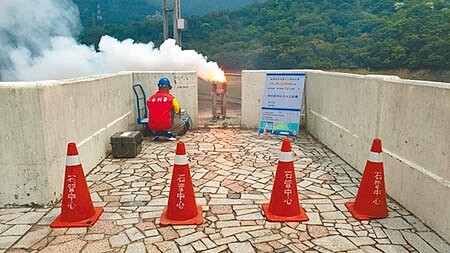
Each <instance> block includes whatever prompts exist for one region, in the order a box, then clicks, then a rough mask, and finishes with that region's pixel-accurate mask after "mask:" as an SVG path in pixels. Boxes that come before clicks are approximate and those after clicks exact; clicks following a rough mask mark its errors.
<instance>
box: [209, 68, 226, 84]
mask: <svg viewBox="0 0 450 253" xmlns="http://www.w3.org/2000/svg"><path fill="white" fill-rule="evenodd" d="M211 81H215V82H219V83H225V82H226V81H227V78H226V77H225V72H223V70H221V69H217V70H216V71H215V72H214V74H213V78H212V80H211Z"/></svg>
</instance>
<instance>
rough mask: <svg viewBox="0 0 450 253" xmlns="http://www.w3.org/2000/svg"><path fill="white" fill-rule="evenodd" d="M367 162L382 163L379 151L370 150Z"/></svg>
mask: <svg viewBox="0 0 450 253" xmlns="http://www.w3.org/2000/svg"><path fill="white" fill-rule="evenodd" d="M368 160H369V162H373V163H382V162H383V160H382V159H381V153H375V152H370V154H369V159H368Z"/></svg>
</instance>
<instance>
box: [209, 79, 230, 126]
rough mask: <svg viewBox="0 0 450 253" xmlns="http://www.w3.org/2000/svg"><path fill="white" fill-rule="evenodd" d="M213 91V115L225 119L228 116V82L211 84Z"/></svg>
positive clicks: (214, 117) (215, 117)
mask: <svg viewBox="0 0 450 253" xmlns="http://www.w3.org/2000/svg"><path fill="white" fill-rule="evenodd" d="M211 88H212V91H211V96H212V116H213V119H220V118H222V119H225V118H226V116H227V108H226V104H227V101H226V95H227V85H226V83H220V84H216V83H213V84H212V85H211Z"/></svg>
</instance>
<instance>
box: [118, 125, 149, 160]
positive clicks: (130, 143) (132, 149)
mask: <svg viewBox="0 0 450 253" xmlns="http://www.w3.org/2000/svg"><path fill="white" fill-rule="evenodd" d="M111 146H112V155H113V157H114V158H133V157H136V156H137V155H138V154H139V152H141V149H142V134H141V132H139V131H128V132H118V133H115V134H114V135H113V136H111Z"/></svg>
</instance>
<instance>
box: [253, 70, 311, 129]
mask: <svg viewBox="0 0 450 253" xmlns="http://www.w3.org/2000/svg"><path fill="white" fill-rule="evenodd" d="M305 78H306V74H305V73H295V74H294V73H268V74H266V85H265V91H264V98H263V103H262V110H261V120H260V122H259V134H269V133H270V134H276V135H285V136H297V134H298V130H299V127H300V116H301V108H302V98H303V90H304V87H305Z"/></svg>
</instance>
